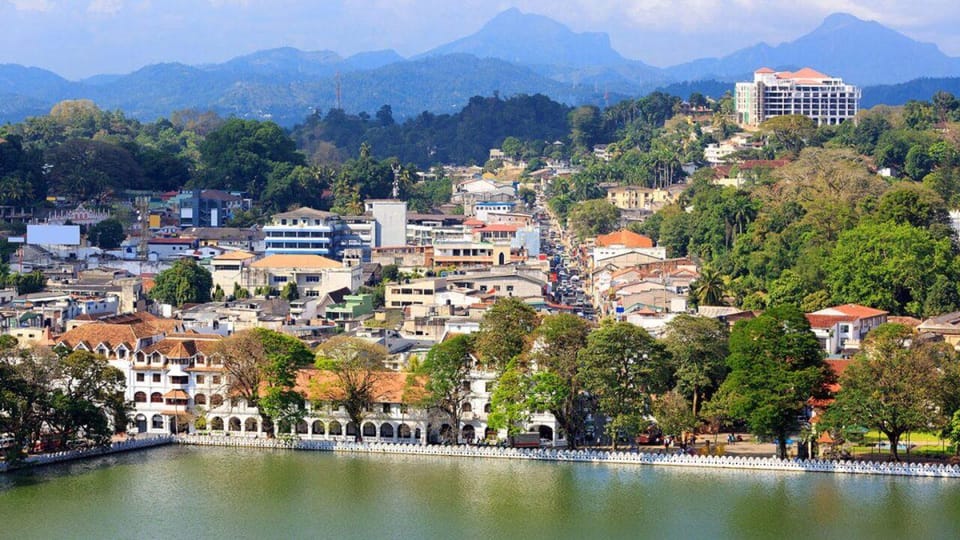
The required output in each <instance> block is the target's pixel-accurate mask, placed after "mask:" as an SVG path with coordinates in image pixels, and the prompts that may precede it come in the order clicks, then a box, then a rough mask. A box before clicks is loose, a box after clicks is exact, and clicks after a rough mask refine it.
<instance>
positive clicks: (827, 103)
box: [735, 67, 860, 126]
mask: <svg viewBox="0 0 960 540" xmlns="http://www.w3.org/2000/svg"><path fill="white" fill-rule="evenodd" d="M735 106H736V111H737V121H738V122H739V123H740V124H743V125H749V126H758V125H760V124H761V123H763V121H764V120H767V119H769V118H773V117H776V116H785V115H791V114H800V115H803V116H806V117H808V118H810V119H811V120H813V121H814V122H816V124H817V125H818V126H822V125H836V124H840V123H841V122H843V121H844V120H846V119H848V118H853V117H854V116H856V115H857V111H859V110H860V88H858V87H856V86H854V85H852V84H844V82H843V79H840V78H839V77H831V76H829V75H824V74H823V73H820V72H818V71H815V70H813V69H810V68H808V67H807V68H803V69H801V70H799V71H794V72H790V71H774V70H772V69H770V68H760V69H758V70H757V71H755V72H754V73H753V82H738V83H737V86H736V102H735Z"/></svg>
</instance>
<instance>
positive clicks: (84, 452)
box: [0, 435, 174, 473]
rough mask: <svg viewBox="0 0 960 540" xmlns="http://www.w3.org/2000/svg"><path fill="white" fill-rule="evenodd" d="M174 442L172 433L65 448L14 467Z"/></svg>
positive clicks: (2, 468)
mask: <svg viewBox="0 0 960 540" xmlns="http://www.w3.org/2000/svg"><path fill="white" fill-rule="evenodd" d="M172 442H174V438H173V436H172V435H159V436H156V437H144V438H140V439H128V440H126V441H121V442H115V443H110V445H108V446H98V447H94V448H84V449H81V450H65V451H63V452H50V453H49V454H38V455H35V456H29V457H27V458H26V459H24V460H23V461H21V462H20V463H18V464H17V465H15V466H14V467H13V468H23V467H30V466H34V465H47V464H50V463H59V462H61V461H72V460H75V459H83V458H89V457H96V456H103V455H106V454H115V453H118V452H126V451H128V450H138V449H140V448H150V447H152V446H161V445H164V444H170V443H172ZM7 467H8V464H7V463H6V462H3V463H0V473H2V472H6V471H7Z"/></svg>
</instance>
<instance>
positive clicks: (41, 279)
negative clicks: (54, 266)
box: [7, 270, 47, 294]
mask: <svg viewBox="0 0 960 540" xmlns="http://www.w3.org/2000/svg"><path fill="white" fill-rule="evenodd" d="M7 282H8V283H9V284H10V285H13V287H14V288H15V289H17V294H31V293H35V292H40V291H42V290H43V288H44V287H46V285H47V277H46V276H44V275H43V273H42V272H40V271H39V270H34V271H33V272H30V273H28V274H13V275H10V276H8V277H7Z"/></svg>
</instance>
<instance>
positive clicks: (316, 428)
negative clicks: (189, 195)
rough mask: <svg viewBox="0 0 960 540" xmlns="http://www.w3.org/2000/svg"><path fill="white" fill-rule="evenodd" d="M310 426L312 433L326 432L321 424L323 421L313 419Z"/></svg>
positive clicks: (320, 433) (321, 433)
mask: <svg viewBox="0 0 960 540" xmlns="http://www.w3.org/2000/svg"><path fill="white" fill-rule="evenodd" d="M311 427H312V428H313V434H314V435H323V434H324V433H325V432H326V429H325V428H324V426H323V422H321V421H320V420H314V421H313V426H311Z"/></svg>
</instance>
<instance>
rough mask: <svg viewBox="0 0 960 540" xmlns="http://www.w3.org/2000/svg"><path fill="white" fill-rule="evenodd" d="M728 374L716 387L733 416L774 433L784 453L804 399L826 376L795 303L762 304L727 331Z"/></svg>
mask: <svg viewBox="0 0 960 540" xmlns="http://www.w3.org/2000/svg"><path fill="white" fill-rule="evenodd" d="M727 365H728V367H729V368H730V374H729V375H728V376H727V379H726V380H725V381H724V382H723V384H722V385H721V390H722V391H723V392H724V393H725V394H726V395H727V397H728V398H729V399H730V401H729V404H730V412H731V414H732V416H733V417H735V418H740V419H743V420H744V421H746V423H747V426H748V427H749V428H750V430H751V431H752V432H753V433H754V434H755V435H758V436H763V437H776V439H777V455H778V456H779V457H781V458H785V457H786V455H787V437H788V436H789V435H790V433H791V432H793V431H794V430H796V429H798V428H799V420H798V418H799V417H800V416H801V415H802V413H803V410H804V406H805V404H806V402H807V400H808V399H809V398H810V397H811V396H813V395H815V394H816V393H817V392H819V391H820V390H821V389H822V387H823V382H824V381H825V379H826V377H827V371H826V368H825V366H824V364H823V351H822V349H821V348H820V343H819V342H818V341H817V337H816V336H815V335H814V334H813V332H812V331H811V330H810V323H809V322H807V319H806V318H805V317H804V316H803V314H802V313H800V311H799V310H798V309H797V308H796V307H794V306H781V307H776V308H772V309H769V310H767V311H766V312H765V313H764V314H762V315H760V316H759V317H757V318H756V319H752V320H748V321H740V322H738V323H737V324H736V326H734V328H733V332H732V333H731V334H730V356H729V357H728V358H727Z"/></svg>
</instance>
